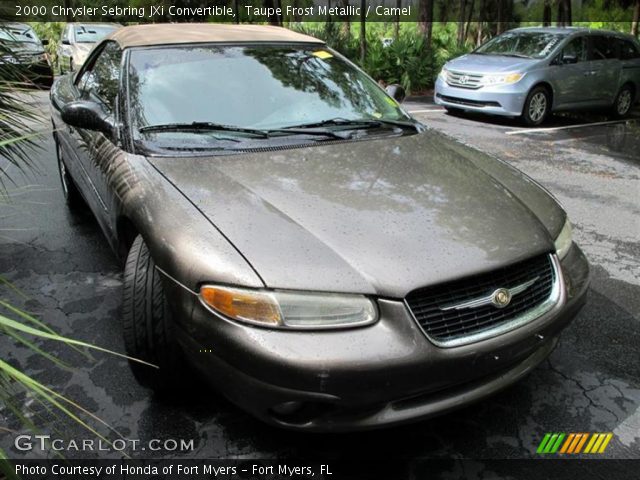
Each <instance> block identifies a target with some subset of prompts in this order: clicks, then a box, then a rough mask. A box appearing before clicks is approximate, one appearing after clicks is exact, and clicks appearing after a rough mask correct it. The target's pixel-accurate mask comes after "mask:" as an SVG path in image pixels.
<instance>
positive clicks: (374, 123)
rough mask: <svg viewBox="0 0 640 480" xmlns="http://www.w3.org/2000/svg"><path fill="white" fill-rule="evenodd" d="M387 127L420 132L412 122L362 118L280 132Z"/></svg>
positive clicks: (314, 124) (325, 121)
mask: <svg viewBox="0 0 640 480" xmlns="http://www.w3.org/2000/svg"><path fill="white" fill-rule="evenodd" d="M385 125H387V126H394V127H400V128H412V129H415V130H418V126H417V125H416V124H415V123H412V122H403V121H401V120H383V119H378V118H362V119H354V120H348V119H345V118H331V119H329V120H322V121H320V122H313V123H304V124H301V125H291V126H290V127H285V128H282V129H280V130H285V131H286V130H299V129H307V128H316V127H328V126H338V127H353V128H354V129H358V128H377V127H383V126H385ZM272 131H273V130H272Z"/></svg>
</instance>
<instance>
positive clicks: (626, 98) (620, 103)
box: [613, 85, 633, 118]
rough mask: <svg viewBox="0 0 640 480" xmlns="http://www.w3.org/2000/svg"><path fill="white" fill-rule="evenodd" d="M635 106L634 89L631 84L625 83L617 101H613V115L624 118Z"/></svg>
mask: <svg viewBox="0 0 640 480" xmlns="http://www.w3.org/2000/svg"><path fill="white" fill-rule="evenodd" d="M632 106H633V90H632V89H631V86H629V85H623V86H622V88H621V89H620V91H619V92H618V95H617V96H616V100H615V102H613V115H614V116H615V117H617V118H624V117H626V116H627V115H629V112H630V111H631V107H632Z"/></svg>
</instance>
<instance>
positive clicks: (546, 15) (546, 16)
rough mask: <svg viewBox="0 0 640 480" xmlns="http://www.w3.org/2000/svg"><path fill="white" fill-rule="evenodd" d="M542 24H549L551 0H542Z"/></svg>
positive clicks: (545, 25) (546, 25) (547, 25)
mask: <svg viewBox="0 0 640 480" xmlns="http://www.w3.org/2000/svg"><path fill="white" fill-rule="evenodd" d="M542 26H544V27H550V26H551V0H544V10H543V11H542Z"/></svg>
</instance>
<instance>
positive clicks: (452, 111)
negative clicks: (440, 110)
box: [444, 105, 464, 115]
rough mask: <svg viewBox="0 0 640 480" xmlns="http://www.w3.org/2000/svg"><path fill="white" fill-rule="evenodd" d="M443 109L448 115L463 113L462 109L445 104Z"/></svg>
mask: <svg viewBox="0 0 640 480" xmlns="http://www.w3.org/2000/svg"><path fill="white" fill-rule="evenodd" d="M444 109H445V110H446V111H447V113H448V114H449V115H461V114H462V113H464V110H462V109H461V108H456V107H449V106H446V105H445V107H444Z"/></svg>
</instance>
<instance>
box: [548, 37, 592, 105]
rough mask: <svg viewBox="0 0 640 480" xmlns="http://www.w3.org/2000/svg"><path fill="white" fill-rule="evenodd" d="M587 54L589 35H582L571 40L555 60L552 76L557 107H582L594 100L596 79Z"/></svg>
mask: <svg viewBox="0 0 640 480" xmlns="http://www.w3.org/2000/svg"><path fill="white" fill-rule="evenodd" d="M587 55H588V43H587V37H586V36H584V35H582V36H579V37H576V38H573V39H572V40H571V41H569V43H567V44H566V45H565V46H564V48H563V49H562V51H561V52H560V54H559V55H558V57H557V58H556V59H555V60H554V64H555V66H554V68H553V70H552V76H553V84H554V87H555V88H554V94H555V101H554V103H555V106H556V108H568V107H576V106H578V107H580V106H582V105H586V104H588V103H589V102H592V101H593V100H594V98H595V93H594V92H593V87H594V85H595V79H594V78H593V76H592V75H591V70H592V69H591V65H590V62H588V60H587Z"/></svg>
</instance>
